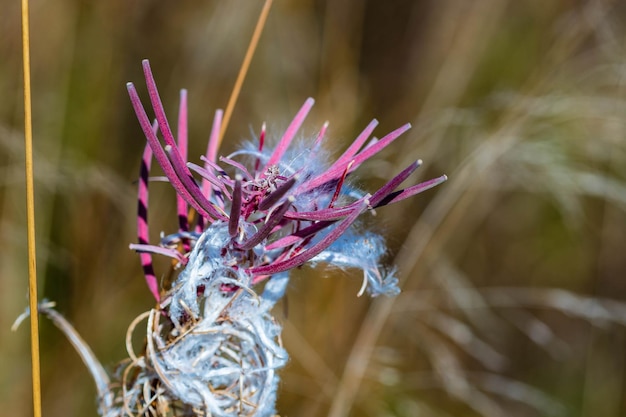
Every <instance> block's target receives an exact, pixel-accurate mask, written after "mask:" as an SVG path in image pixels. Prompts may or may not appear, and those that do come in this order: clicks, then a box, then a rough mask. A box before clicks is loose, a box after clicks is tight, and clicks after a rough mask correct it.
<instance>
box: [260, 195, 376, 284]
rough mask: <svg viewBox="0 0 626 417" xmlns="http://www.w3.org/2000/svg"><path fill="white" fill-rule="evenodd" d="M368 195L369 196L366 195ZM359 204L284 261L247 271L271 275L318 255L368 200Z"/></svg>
mask: <svg viewBox="0 0 626 417" xmlns="http://www.w3.org/2000/svg"><path fill="white" fill-rule="evenodd" d="M368 197H369V196H368ZM360 201H361V204H360V206H359V207H358V208H356V209H355V210H354V211H353V212H352V214H350V216H348V217H346V218H345V219H344V220H342V221H341V222H340V223H339V224H338V225H337V226H336V227H335V228H334V229H333V230H331V231H330V232H329V233H328V234H327V235H326V236H324V237H323V238H322V239H321V240H320V241H319V242H317V243H316V244H314V245H313V246H311V247H310V248H308V249H307V250H305V251H304V252H301V253H299V254H297V255H295V256H293V257H291V258H289V259H287V260H285V261H282V262H274V263H271V264H269V265H264V266H257V267H254V268H250V269H249V270H248V272H250V273H251V274H253V275H271V274H277V273H279V272H283V271H287V270H289V269H292V268H295V267H297V266H300V265H302V264H304V263H305V262H307V261H309V260H311V259H312V258H313V257H315V256H317V255H319V254H320V253H321V252H322V251H323V250H324V249H326V248H328V247H329V246H330V245H331V244H332V243H333V242H334V241H335V240H337V239H338V238H339V237H340V236H341V235H342V234H343V233H344V232H345V231H346V230H348V228H349V227H350V226H351V225H352V223H354V221H355V220H356V218H357V217H359V215H360V214H361V213H363V212H364V211H365V210H366V209H367V207H368V202H367V200H366V199H365V198H363V199H361V200H360Z"/></svg>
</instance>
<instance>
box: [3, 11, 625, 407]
mask: <svg viewBox="0 0 626 417" xmlns="http://www.w3.org/2000/svg"><path fill="white" fill-rule="evenodd" d="M5 3H6V4H4V5H3V11H2V13H1V14H0V57H1V60H0V62H1V65H0V96H1V97H2V99H1V100H0V163H1V165H0V167H1V169H2V176H1V177H0V184H1V185H0V219H1V223H0V236H1V237H2V238H1V240H0V274H1V275H0V358H1V359H0V404H1V405H2V408H1V409H2V412H1V413H2V414H3V415H10V416H27V415H30V413H31V406H30V401H31V399H30V398H31V397H30V385H29V384H30V373H29V366H30V359H29V353H28V332H27V327H26V326H23V327H22V328H20V329H19V331H18V332H15V333H11V332H10V331H9V327H10V325H11V323H12V321H13V320H14V318H15V317H16V316H17V315H18V314H20V313H21V312H22V311H23V308H24V307H25V306H26V304H27V300H26V287H27V284H26V282H27V279H26V243H25V240H26V238H25V236H26V233H25V210H24V201H25V197H24V181H23V177H24V174H23V145H22V133H21V132H22V116H21V114H22V108H21V106H22V91H21V75H20V71H21V56H20V53H21V50H20V47H21V41H20V32H19V30H20V29H19V22H20V16H19V4H18V2H10V3H9V2H5ZM261 6H262V4H261V2H260V1H251V0H230V1H216V0H213V1H204V2H173V1H170V2H165V1H151V0H139V1H134V2H128V1H120V0H110V1H106V2H89V1H77V0H59V1H56V2H44V1H38V0H35V1H33V2H32V6H31V7H32V14H31V19H32V20H31V28H32V71H33V94H34V98H33V102H34V123H35V124H34V134H35V151H36V155H35V164H36V193H37V194H36V203H37V207H36V210H37V236H38V267H39V278H40V294H41V296H42V297H46V298H48V299H51V300H55V301H57V303H58V308H59V310H60V311H61V312H62V313H63V314H64V315H65V316H66V317H67V318H68V319H69V320H70V321H71V322H72V323H74V324H75V326H76V327H77V329H78V330H79V331H80V333H81V334H82V336H83V337H84V338H85V340H86V341H87V342H88V343H89V344H90V345H91V347H92V348H93V350H94V351H95V353H96V354H97V356H98V357H99V358H100V359H101V361H102V362H103V364H105V365H107V366H108V367H109V369H110V368H112V367H113V365H114V364H115V363H116V362H117V361H119V360H121V359H122V358H124V357H125V348H124V344H123V341H124V335H125V331H126V327H127V326H128V324H129V323H130V321H131V320H132V319H133V318H134V317H135V316H136V315H137V314H139V313H140V312H142V311H145V310H146V309H148V308H150V307H151V305H152V302H151V299H150V294H149V292H148V290H147V289H146V288H145V285H144V282H143V278H142V276H141V271H140V266H139V261H138V258H137V256H136V255H135V254H133V253H132V252H131V251H129V250H128V249H127V247H128V243H129V242H131V241H134V240H135V237H134V227H135V226H134V219H135V218H134V213H135V196H134V195H135V185H134V184H133V181H135V179H136V176H137V170H138V162H139V159H140V152H141V149H142V147H143V144H144V139H143V136H142V134H141V132H140V129H139V127H138V124H137V122H136V120H135V117H134V115H133V112H132V109H131V107H130V104H129V100H128V97H127V94H126V91H125V83H126V82H127V81H134V82H135V83H136V84H137V85H138V86H139V87H140V91H143V92H145V88H144V87H143V85H142V74H141V64H140V61H141V59H142V58H149V59H150V60H151V63H152V68H153V71H154V72H155V76H156V79H157V83H158V84H159V87H160V89H161V93H162V97H163V100H164V102H165V106H166V110H168V111H169V112H170V113H172V114H175V112H176V106H177V99H178V98H177V94H178V89H180V88H183V87H184V88H188V89H189V91H190V142H191V149H190V159H191V160H195V159H197V157H198V156H199V155H200V154H201V153H202V152H203V149H204V146H205V144H206V140H207V138H208V133H209V129H210V123H211V120H212V115H213V113H214V111H215V109H216V108H219V107H221V108H223V107H224V106H225V104H226V101H227V98H228V95H229V93H230V89H231V87H232V85H233V83H234V80H235V77H236V73H237V70H238V67H239V65H240V63H241V60H242V58H243V54H244V51H245V48H246V46H247V43H248V42H249V39H250V36H251V34H252V30H253V28H254V24H255V20H256V18H257V16H258V13H259V11H260V9H261ZM625 13H626V8H625V7H624V4H623V3H622V2H620V1H601V0H589V1H574V0H551V1H540V0H525V1H510V0H509V1H506V0H472V1H465V0H443V1H434V0H420V1H415V0H411V1H409V0H397V1H394V2H379V1H357V0H344V1H332V0H327V1H323V0H318V1H309V0H298V1H294V0H276V1H275V4H274V7H273V9H272V11H271V13H270V18H269V21H268V24H267V27H266V29H265V32H264V34H263V37H262V39H261V42H260V46H259V50H258V51H257V54H256V56H255V58H254V60H253V62H252V68H251V72H250V75H249V77H248V79H247V80H246V82H245V84H244V88H243V92H242V96H241V98H240V100H239V103H238V106H237V107H236V110H235V113H234V115H233V120H232V122H231V125H230V127H229V130H228V132H227V135H226V138H225V143H224V145H223V149H222V150H223V152H228V151H230V150H232V149H234V148H235V147H236V146H237V144H238V143H240V142H241V141H242V140H243V139H245V138H249V137H250V130H251V129H252V130H254V131H256V132H258V130H259V128H260V125H261V123H262V122H263V121H267V122H268V126H269V128H270V129H271V131H273V132H274V133H275V134H276V135H278V134H279V133H280V130H281V129H282V128H284V127H285V126H286V125H287V123H288V121H289V120H290V117H291V116H292V115H293V114H294V113H295V111H296V110H297V109H298V107H299V106H300V105H301V103H302V102H303V101H304V99H305V98H306V97H308V96H313V97H315V98H316V99H317V104H316V106H315V108H314V110H313V113H312V115H311V116H310V117H309V118H308V121H307V123H306V127H305V129H304V131H305V133H306V132H308V133H314V132H315V131H316V130H317V129H318V127H319V125H320V124H321V123H322V122H323V121H324V120H327V119H328V120H330V122H331V125H330V131H329V138H330V139H329V141H328V146H329V148H330V149H333V150H334V151H335V152H339V151H340V150H341V149H342V148H343V147H344V146H346V145H347V143H348V141H349V140H351V139H352V138H353V137H354V136H355V135H356V134H357V133H358V132H360V130H361V129H362V128H363V127H364V126H365V125H366V124H367V122H368V121H369V120H370V119H371V118H374V117H376V118H378V119H379V120H380V122H381V125H380V127H379V128H378V129H377V130H376V133H377V135H379V136H380V135H382V134H384V133H386V132H388V131H390V130H392V129H394V128H395V127H397V126H399V125H401V124H403V123H405V122H407V121H409V122H412V123H413V125H414V128H413V129H412V130H411V131H410V132H409V133H408V134H406V135H404V137H403V138H401V139H400V140H399V141H398V143H397V144H395V145H394V146H393V149H392V150H390V151H389V152H386V153H385V154H384V155H382V156H380V157H378V158H377V159H376V161H372V162H370V163H368V165H367V167H366V168H364V169H361V170H360V174H361V182H360V184H361V185H362V187H363V188H366V189H374V188H375V187H376V186H377V185H380V184H381V183H382V182H383V179H384V178H388V177H390V176H391V175H392V174H393V173H395V172H397V171H399V167H400V166H404V165H406V164H408V163H409V162H410V161H411V160H413V159H416V158H421V159H423V160H424V161H425V165H424V167H423V168H422V169H421V172H420V178H422V179H424V178H426V177H429V176H435V175H440V174H441V173H446V174H448V175H449V177H450V180H449V181H448V183H446V184H444V185H443V186H441V187H439V188H437V189H435V190H432V191H429V192H427V193H426V194H425V195H422V196H419V197H418V198H414V199H412V200H410V201H407V202H403V203H401V204H399V205H397V206H393V207H388V208H385V209H382V210H379V213H378V214H379V215H378V216H377V217H376V218H375V219H374V220H367V223H368V224H369V225H370V227H372V228H373V229H375V230H377V231H379V232H380V233H382V234H383V235H384V236H385V237H386V238H387V241H388V243H389V247H390V256H389V262H390V263H391V262H395V263H396V264H397V265H398V266H399V267H400V270H401V276H402V280H403V290H404V292H403V294H402V295H400V296H399V297H398V298H396V299H395V300H392V301H391V302H390V301H389V300H375V301H372V300H369V299H367V298H366V297H362V298H357V297H356V293H357V291H358V288H359V286H360V279H359V277H358V276H357V275H358V273H354V274H351V273H347V274H346V273H333V272H327V271H324V270H323V269H322V268H317V269H316V270H314V271H312V270H310V269H304V270H302V271H301V272H298V273H296V274H294V279H293V280H292V283H291V288H290V292H289V296H288V309H287V308H286V307H284V308H282V309H279V311H277V312H276V314H277V316H278V317H279V318H280V319H281V320H282V321H283V323H284V325H285V331H284V342H285V344H286V346H287V348H288V350H289V351H290V354H291V357H292V359H291V362H290V364H289V365H288V367H287V368H286V369H284V370H283V371H282V377H283V380H282V381H283V382H282V384H281V392H280V396H279V404H278V407H279V410H280V412H281V414H282V415H284V416H323V415H327V414H328V413H329V412H330V411H329V410H332V412H333V413H334V414H333V415H335V416H339V415H351V416H451V415H454V416H475V415H485V416H490V417H491V416H501V415H502V416H504V415H507V416H551V415H554V416H581V417H583V416H585V417H586V416H605V417H612V416H620V415H623V412H624V411H623V410H624V409H626V400H625V396H624V394H625V372H624V365H625V363H624V359H625V355H624V353H625V342H626V340H625V336H626V334H625V333H624V327H623V326H624V324H626V307H625V305H624V304H621V303H615V302H614V301H617V302H623V301H626V280H625V279H624V278H625V277H624V275H625V271H626V258H625V257H624V245H625V243H626V239H625V234H626V227H625V225H626V223H625V222H626V216H625V212H624V208H625V207H626V142H625V140H624V138H625V133H626V129H625V127H626V126H625V125H624V120H626V119H625V116H626V101H625V100H624V99H625V90H624V76H625V75H626V72H625V68H626V66H625V65H626V60H625V58H626V56H625V52H626V51H625V50H624V39H625V38H624V35H625V33H624V27H625V26H624V24H625V23H626V14H625ZM413 180H414V181H417V179H413ZM152 190H153V193H152V194H151V207H150V215H151V221H152V223H151V224H152V232H153V233H154V237H156V236H157V235H156V234H157V232H159V231H160V230H164V231H171V230H173V229H174V228H175V227H176V218H175V215H174V204H173V192H172V191H171V190H170V189H169V188H168V187H167V186H159V185H158V184H157V185H156V186H154V187H152ZM574 294H575V296H574ZM287 310H288V311H287ZM41 334H42V339H41V342H42V363H43V371H42V372H43V407H44V415H45V416H48V417H53V416H78V415H95V414H96V411H95V404H96V401H95V389H94V387H93V384H92V383H91V381H90V379H89V375H88V374H87V372H86V370H85V369H84V367H83V366H82V364H81V362H80V360H79V358H78V357H77V355H76V354H75V353H74V352H73V350H72V349H71V347H70V346H69V344H68V343H67V341H66V340H64V338H63V337H62V336H61V335H60V334H59V332H58V331H57V330H56V329H54V328H53V327H52V326H51V325H50V323H49V322H47V321H46V320H45V319H44V320H42V324H41ZM352 394H354V395H352ZM348 410H349V411H348Z"/></svg>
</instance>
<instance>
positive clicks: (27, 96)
mask: <svg viewBox="0 0 626 417" xmlns="http://www.w3.org/2000/svg"><path fill="white" fill-rule="evenodd" d="M22 48H23V60H24V62H23V69H24V154H25V158H26V168H25V171H26V218H27V235H28V299H29V305H30V312H31V314H30V352H31V361H32V378H33V415H34V417H41V379H40V371H39V368H40V366H39V321H38V319H39V315H38V314H37V262H36V257H35V193H34V185H33V127H32V109H31V107H32V106H31V93H30V31H29V25H28V0H22Z"/></svg>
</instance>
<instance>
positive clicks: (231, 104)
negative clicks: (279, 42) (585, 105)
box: [217, 0, 272, 147]
mask: <svg viewBox="0 0 626 417" xmlns="http://www.w3.org/2000/svg"><path fill="white" fill-rule="evenodd" d="M271 7H272V0H265V4H264V5H263V10H261V14H260V15H259V20H258V21H257V23H256V28H254V33H253V34H252V39H251V40H250V45H248V50H247V51H246V56H245V57H244V59H243V63H242V64H241V68H240V69H239V74H238V75H237V80H236V81H235V86H234V87H233V91H232V93H231V94H230V98H229V99H228V105H227V106H226V110H225V111H224V119H223V120H222V128H221V129H220V136H219V139H218V141H217V144H218V147H219V145H220V144H221V143H222V139H223V138H224V132H226V128H227V127H228V122H229V121H230V116H231V115H232V113H233V109H234V108H235V103H236V102H237V98H238V97H239V93H240V92H241V86H242V85H243V80H244V79H245V78H246V74H247V73H248V68H250V62H251V61H252V56H253V55H254V51H255V50H256V47H257V44H258V43H259V38H260V37H261V33H262V32H263V27H264V26H265V22H266V21H267V16H268V14H269V12H270V8H271Z"/></svg>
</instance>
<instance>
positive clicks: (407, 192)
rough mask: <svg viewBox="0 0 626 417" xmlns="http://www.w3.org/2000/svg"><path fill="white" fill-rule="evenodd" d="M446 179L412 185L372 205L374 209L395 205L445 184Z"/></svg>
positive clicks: (438, 178)
mask: <svg viewBox="0 0 626 417" xmlns="http://www.w3.org/2000/svg"><path fill="white" fill-rule="evenodd" d="M447 179H448V177H447V176H446V175H442V176H441V177H437V178H433V179H432V180H428V181H424V182H423V183H421V184H417V185H413V186H412V187H407V188H405V189H404V190H400V191H396V192H395V193H391V194H389V195H388V196H386V197H385V198H383V199H382V200H381V201H380V202H379V203H378V204H376V205H373V207H374V208H376V207H382V206H386V205H388V204H392V203H397V202H398V201H402V200H404V199H407V198H409V197H412V196H414V195H415V194H419V193H421V192H423V191H426V190H430V189H431V188H433V187H435V186H437V185H439V184H441V183H442V182H445V181H446V180H447Z"/></svg>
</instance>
